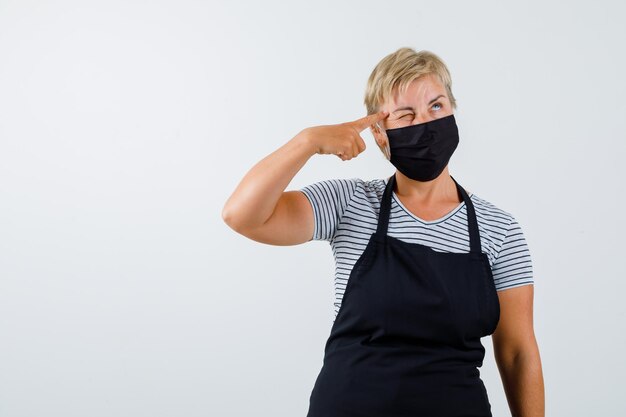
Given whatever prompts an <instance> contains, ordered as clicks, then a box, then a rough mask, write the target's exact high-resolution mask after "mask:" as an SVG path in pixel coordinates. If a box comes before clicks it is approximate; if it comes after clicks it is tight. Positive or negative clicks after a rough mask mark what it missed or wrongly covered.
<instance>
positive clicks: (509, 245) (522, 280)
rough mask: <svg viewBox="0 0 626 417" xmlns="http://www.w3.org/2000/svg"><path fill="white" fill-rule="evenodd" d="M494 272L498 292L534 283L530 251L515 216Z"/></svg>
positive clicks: (495, 263) (495, 262)
mask: <svg viewBox="0 0 626 417" xmlns="http://www.w3.org/2000/svg"><path fill="white" fill-rule="evenodd" d="M492 271H493V279H494V281H495V284H496V289H497V290H498V291H499V290H505V289H507V288H513V287H519V286H522V285H528V284H533V282H534V278H533V268H532V261H531V258H530V251H529V249H528V245H527V243H526V239H525V237H524V233H523V231H522V228H521V226H520V224H519V223H518V222H517V220H516V219H515V218H514V217H513V216H511V223H510V224H509V227H508V230H507V233H506V236H505V238H504V241H503V242H502V246H501V248H500V251H499V252H498V256H497V258H496V259H495V261H494V263H493V267H492Z"/></svg>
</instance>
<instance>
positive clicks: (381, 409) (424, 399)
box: [307, 174, 500, 417]
mask: <svg viewBox="0 0 626 417" xmlns="http://www.w3.org/2000/svg"><path fill="white" fill-rule="evenodd" d="M395 179H396V177H395V174H394V175H393V176H392V177H391V178H390V179H389V181H388V183H387V186H386V188H385V192H384V194H383V197H382V201H381V207H380V212H379V216H378V225H377V229H376V232H374V233H372V235H371V237H370V239H369V242H368V244H367V247H366V248H365V251H364V252H363V253H362V254H361V257H360V258H359V259H358V260H357V261H356V263H355V264H354V267H353V269H352V272H351V273H350V277H349V279H348V284H347V286H346V290H345V293H344V295H343V300H342V303H341V307H340V308H339V312H338V313H337V317H336V318H335V321H334V323H333V326H332V328H331V331H330V336H329V337H328V340H327V342H326V346H325V349H324V360H323V366H322V369H321V371H320V373H319V375H318V377H317V379H316V381H315V385H314V387H313V391H312V392H311V396H310V399H309V410H308V414H307V417H439V416H441V417H444V416H445V417H457V416H458V417H474V416H475V417H491V416H492V414H491V405H490V403H489V400H488V397H487V391H486V389H485V386H484V384H483V382H482V380H481V379H480V372H479V370H478V367H480V366H482V363H483V359H484V356H485V349H484V347H483V345H482V343H481V341H480V339H481V337H484V336H487V335H490V334H492V333H493V332H494V331H495V329H496V327H497V324H498V320H499V318H500V304H499V300H498V295H497V292H496V287H495V283H494V281H493V275H492V272H491V267H490V265H489V259H488V258H487V255H486V254H485V253H483V252H482V250H481V244H480V235H479V231H478V223H477V220H476V213H475V211H474V205H473V203H472V201H471V199H470V198H469V196H468V195H467V193H466V191H465V189H463V187H461V186H460V185H459V184H458V183H457V182H456V180H455V179H454V178H452V179H453V181H454V183H455V184H456V188H457V191H458V192H459V195H460V197H462V199H463V201H464V202H465V204H466V208H467V218H468V228H469V237H470V251H469V252H463V253H454V252H438V251H435V250H433V249H431V248H430V247H428V246H425V245H421V244H416V243H408V242H404V241H401V240H399V239H396V238H394V237H392V236H388V235H387V229H388V225H389V213H390V211H391V198H392V192H393V188H394V185H395Z"/></svg>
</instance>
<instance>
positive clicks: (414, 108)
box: [370, 74, 453, 159]
mask: <svg viewBox="0 0 626 417" xmlns="http://www.w3.org/2000/svg"><path fill="white" fill-rule="evenodd" d="M380 110H386V111H388V112H389V116H388V117H387V118H385V119H384V120H382V121H380V122H379V125H380V128H379V127H377V126H375V125H374V126H370V131H371V132H372V134H373V135H374V138H375V139H376V144H377V145H378V147H379V148H380V149H381V151H382V152H383V154H384V155H385V156H386V157H387V159H389V139H388V138H387V134H386V133H385V129H395V128H397V127H405V126H409V125H416V124H420V123H426V122H429V121H431V120H435V119H439V118H441V117H445V116H449V115H451V114H453V111H452V105H451V104H450V100H449V99H448V95H447V94H446V89H445V87H444V86H443V84H441V82H439V79H438V78H437V76H435V75H432V74H429V75H424V76H422V77H420V78H418V79H416V80H413V81H412V82H411V84H409V87H408V88H407V90H406V92H405V93H404V94H402V95H400V94H399V93H398V91H397V89H396V91H395V92H394V94H393V95H392V97H391V98H390V99H389V100H388V101H387V102H386V103H384V104H383V105H382V106H381V108H380Z"/></svg>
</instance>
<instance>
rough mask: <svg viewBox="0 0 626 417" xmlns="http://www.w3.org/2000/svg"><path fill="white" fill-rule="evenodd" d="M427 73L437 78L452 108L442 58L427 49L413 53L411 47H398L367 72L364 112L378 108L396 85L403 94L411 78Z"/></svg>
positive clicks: (453, 104)
mask: <svg viewBox="0 0 626 417" xmlns="http://www.w3.org/2000/svg"><path fill="white" fill-rule="evenodd" d="M428 74H434V75H435V76H437V77H438V78H439V81H441V84H443V86H444V87H445V88H446V93H447V95H448V99H449V100H450V104H451V105H452V108H453V109H456V99H455V98H454V95H453V94H452V79H451V77H450V72H449V71H448V68H447V67H446V64H445V63H444V62H443V60H442V59H441V58H439V56H437V55H436V54H434V53H432V52H430V51H419V52H416V51H415V50H414V49H412V48H400V49H398V50H397V51H395V52H393V53H391V54H389V55H387V56H386V57H384V58H383V59H382V60H380V62H379V63H378V64H377V65H376V67H375V68H374V70H373V71H372V73H371V74H370V77H369V79H368V80H367V88H366V90H365V100H364V104H365V107H366V108H367V114H372V113H376V112H378V111H380V107H381V106H382V105H383V104H384V103H385V102H386V101H387V100H388V99H389V98H390V97H391V96H392V94H393V92H394V90H395V89H396V88H399V92H400V93H401V94H403V93H404V92H406V89H407V88H408V86H409V84H410V83H411V82H412V81H413V80H415V79H417V78H419V77H421V76H424V75H428Z"/></svg>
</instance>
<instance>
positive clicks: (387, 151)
mask: <svg viewBox="0 0 626 417" xmlns="http://www.w3.org/2000/svg"><path fill="white" fill-rule="evenodd" d="M378 123H379V122H376V123H375V124H376V128H377V129H378V132H379V133H380V134H381V135H384V136H387V135H386V134H385V129H383V128H382V127H381V126H380V125H379V124H378ZM383 154H384V155H385V158H387V160H388V161H390V160H391V149H389V138H387V141H386V142H385V144H384V145H383Z"/></svg>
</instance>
